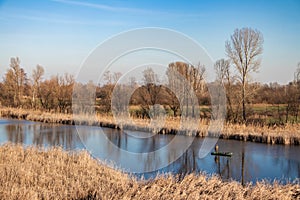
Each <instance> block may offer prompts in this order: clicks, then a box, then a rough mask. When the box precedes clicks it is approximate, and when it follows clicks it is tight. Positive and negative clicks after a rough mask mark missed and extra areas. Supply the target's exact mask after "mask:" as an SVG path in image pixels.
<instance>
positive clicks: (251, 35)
mask: <svg viewBox="0 0 300 200" xmlns="http://www.w3.org/2000/svg"><path fill="white" fill-rule="evenodd" d="M263 41H264V40H263V35H262V33H261V32H260V31H258V30H253V29H251V28H242V29H236V30H235V31H234V33H233V35H232V36H231V38H230V40H228V41H226V45H225V48H226V54H227V56H228V57H229V58H230V60H231V61H232V63H233V64H234V66H235V68H236V69H237V72H238V79H239V81H240V84H241V91H242V111H243V120H244V121H246V98H247V84H248V81H249V76H250V74H251V73H252V72H257V71H258V69H259V66H260V63H261V60H260V58H259V56H260V55H261V54H262V52H263Z"/></svg>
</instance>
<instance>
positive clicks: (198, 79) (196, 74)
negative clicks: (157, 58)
mask: <svg viewBox="0 0 300 200" xmlns="http://www.w3.org/2000/svg"><path fill="white" fill-rule="evenodd" d="M174 72H177V73H178V74H177V73H174ZM204 74H205V66H204V65H201V64H200V63H198V65H197V66H193V65H190V64H188V63H184V62H174V63H170V64H169V68H168V70H167V76H168V86H169V88H172V90H176V91H177V93H178V92H179V91H181V92H183V94H179V95H178V97H179V96H181V97H182V99H178V101H171V102H170V103H171V106H170V108H171V109H172V110H173V109H174V110H173V111H174V113H175V111H176V110H175V109H177V108H178V106H179V105H178V104H181V105H185V112H186V113H185V114H186V116H189V112H190V109H189V107H190V103H191V105H192V108H191V111H192V113H191V115H192V116H194V114H195V113H194V112H195V105H198V104H197V103H196V102H189V101H191V100H194V99H193V98H186V97H187V96H188V95H189V94H187V92H188V91H189V90H188V88H181V89H180V87H191V88H192V89H193V92H194V93H195V94H196V95H197V97H198V100H199V99H200V98H201V96H202V93H203V91H204ZM179 76H181V77H179ZM182 79H184V80H185V81H186V82H187V83H188V84H183V82H182ZM170 95H171V96H172V94H170ZM173 96H174V95H173ZM181 112H183V111H181Z"/></svg>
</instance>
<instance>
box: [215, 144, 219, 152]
mask: <svg viewBox="0 0 300 200" xmlns="http://www.w3.org/2000/svg"><path fill="white" fill-rule="evenodd" d="M215 152H219V146H218V145H217V144H216V146H215Z"/></svg>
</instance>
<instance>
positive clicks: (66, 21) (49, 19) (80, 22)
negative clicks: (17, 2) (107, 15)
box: [0, 13, 124, 26]
mask: <svg viewBox="0 0 300 200" xmlns="http://www.w3.org/2000/svg"><path fill="white" fill-rule="evenodd" d="M2 14H3V13H2ZM9 19H20V20H29V21H37V22H46V23H56V24H73V25H107V26H120V25H124V22H121V21H114V20H105V21H104V20H94V21H91V20H76V19H63V18H62V17H54V16H47V17H41V16H34V15H20V14H13V15H12V14H5V15H3V16H1V15H0V20H9Z"/></svg>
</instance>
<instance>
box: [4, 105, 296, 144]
mask: <svg viewBox="0 0 300 200" xmlns="http://www.w3.org/2000/svg"><path fill="white" fill-rule="evenodd" d="M0 116H2V117H10V118H17V119H26V120H31V121H39V122H45V123H61V124H73V125H74V124H80V125H94V126H103V127H109V128H120V127H121V128H124V129H128V130H139V131H150V132H153V131H154V130H153V129H151V127H149V124H150V120H145V119H124V120H123V121H124V122H125V124H122V126H120V124H117V123H116V122H115V119H114V118H113V117H112V116H111V115H100V114H97V115H96V116H94V117H93V118H91V116H89V115H74V116H73V115H71V114H61V113H49V112H41V111H36V110H25V109H16V108H0ZM208 128H209V120H207V119H202V120H200V122H199V126H198V130H197V132H195V133H194V134H195V135H196V136H200V137H205V136H207V135H208V134H209V133H208ZM179 129H180V118H166V121H165V123H164V125H163V128H162V129H161V130H160V131H158V133H160V134H176V133H178V130H179ZM218 136H219V137H220V138H223V139H234V140H243V141H251V142H259V143H267V144H285V145H300V124H286V125H285V126H277V127H275V126H273V127H269V126H257V125H247V126H246V125H244V124H232V123H227V124H224V125H223V130H222V132H221V133H220V135H218Z"/></svg>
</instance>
